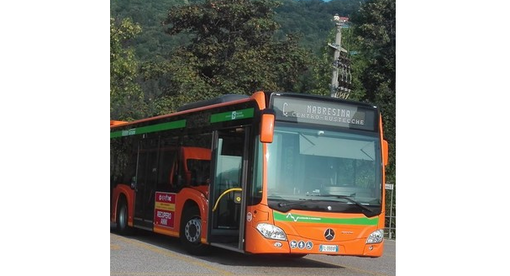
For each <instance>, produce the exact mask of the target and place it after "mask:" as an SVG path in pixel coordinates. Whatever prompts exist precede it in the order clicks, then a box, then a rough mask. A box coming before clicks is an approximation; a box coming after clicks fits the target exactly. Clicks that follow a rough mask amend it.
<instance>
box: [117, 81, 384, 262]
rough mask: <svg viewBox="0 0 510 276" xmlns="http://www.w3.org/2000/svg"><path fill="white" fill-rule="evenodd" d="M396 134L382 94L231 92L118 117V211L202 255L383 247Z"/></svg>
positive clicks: (128, 230)
mask: <svg viewBox="0 0 510 276" xmlns="http://www.w3.org/2000/svg"><path fill="white" fill-rule="evenodd" d="M387 163H388V143H387V142H386V140H384V138H383V128H382V117H381V114H380V111H379V109H378V108H377V107H376V106H373V105H370V104H367V103H361V102H354V101H348V100H342V99H337V98H331V97H323V96H317V95H309V94H299V93H290V92H264V91H258V92H255V93H253V94H252V95H251V96H248V95H235V94H226V95H223V96H221V97H218V98H214V99H210V100H204V101H199V102H194V103H188V104H186V105H184V106H182V107H180V108H179V109H178V110H177V111H176V112H174V113H171V114H166V115H161V116H156V117H151V118H145V119H141V120H136V121H133V122H123V121H111V122H110V172H111V176H110V178H111V179H110V193H111V207H110V218H111V222H112V225H115V228H114V231H115V232H117V233H119V234H122V235H125V234H133V232H132V231H133V230H138V229H142V230H147V231H151V232H154V233H158V234H161V235H166V236H169V237H174V238H177V239H180V241H181V242H182V245H183V247H184V248H185V250H186V251H187V252H188V253H189V254H192V255H203V254H207V253H210V252H211V249H212V248H215V247H219V248H223V249H227V250H232V251H237V252H241V253H245V254H275V256H276V255H278V256H286V257H303V256H306V255H308V254H327V255H339V256H360V257H380V256H382V254H383V248H384V227H385V189H384V184H385V166H386V165H387Z"/></svg>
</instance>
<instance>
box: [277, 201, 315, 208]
mask: <svg viewBox="0 0 510 276" xmlns="http://www.w3.org/2000/svg"><path fill="white" fill-rule="evenodd" d="M312 201H315V200H313V199H299V200H298V201H293V202H280V203H278V207H290V206H296V205H301V204H303V203H308V202H312Z"/></svg>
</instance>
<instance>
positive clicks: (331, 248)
mask: <svg viewBox="0 0 510 276" xmlns="http://www.w3.org/2000/svg"><path fill="white" fill-rule="evenodd" d="M319 251H320V252H338V245H331V244H321V245H320V246H319Z"/></svg>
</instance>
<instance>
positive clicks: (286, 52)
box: [146, 0, 311, 111]
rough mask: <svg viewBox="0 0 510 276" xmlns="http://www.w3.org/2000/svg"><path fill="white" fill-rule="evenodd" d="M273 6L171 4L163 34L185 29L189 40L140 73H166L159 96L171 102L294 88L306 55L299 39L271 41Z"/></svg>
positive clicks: (228, 1)
mask: <svg viewBox="0 0 510 276" xmlns="http://www.w3.org/2000/svg"><path fill="white" fill-rule="evenodd" d="M277 6H278V2H276V1H272V0H254V1H250V0H206V1H205V2H204V3H197V4H191V5H185V6H180V7H174V8H172V9H171V10H170V11H169V13H168V18H167V19H166V20H165V21H164V24H165V25H166V26H168V29H167V33H168V34H170V35H177V34H180V33H183V32H185V33H189V34H190V35H191V42H190V43H189V44H186V45H183V46H182V47H179V48H178V49H176V50H175V51H174V52H173V53H172V55H171V56H170V57H169V59H168V60H167V61H165V62H164V63H159V64H153V65H152V67H150V68H149V69H148V70H147V71H146V72H147V73H149V74H148V75H149V76H152V77H154V74H151V73H150V72H151V71H152V70H155V71H158V72H159V74H157V75H156V76H157V77H161V76H162V75H166V80H165V81H166V84H167V88H166V89H164V91H163V94H162V95H161V96H162V98H163V99H164V98H168V97H172V102H173V103H175V98H177V99H182V100H190V101H191V100H200V99H205V98H210V97H214V96H216V95H220V94H227V93H235V94H251V93H253V92H255V91H257V90H262V89H263V90H272V91H295V90H296V89H298V88H299V87H300V85H299V78H300V76H301V75H302V73H303V72H304V71H306V70H307V67H308V64H309V63H310V55H311V54H310V53H309V52H307V51H305V50H303V49H302V48H300V47H299V46H298V40H299V37H296V36H293V35H287V36H286V37H285V39H284V40H276V39H275V32H276V31H277V30H278V28H279V25H278V24H277V23H276V22H275V21H274V20H273V15H274V11H273V9H274V8H275V7H277ZM161 68H166V71H164V70H163V71H162V70H160V69H161ZM162 108H163V107H162ZM163 109H164V108H163ZM170 109H171V108H170ZM166 111H168V109H166Z"/></svg>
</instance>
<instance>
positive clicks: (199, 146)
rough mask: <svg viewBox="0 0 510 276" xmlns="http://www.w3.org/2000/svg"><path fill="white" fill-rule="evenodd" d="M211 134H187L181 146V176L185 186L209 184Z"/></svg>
mask: <svg viewBox="0 0 510 276" xmlns="http://www.w3.org/2000/svg"><path fill="white" fill-rule="evenodd" d="M211 142H212V134H211V133H206V134H189V135H186V136H184V137H183V140H182V146H181V149H180V150H181V156H180V159H181V170H180V171H181V177H182V179H183V182H184V185H186V186H200V185H207V184H209V180H210V173H211V166H210V165H211Z"/></svg>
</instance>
